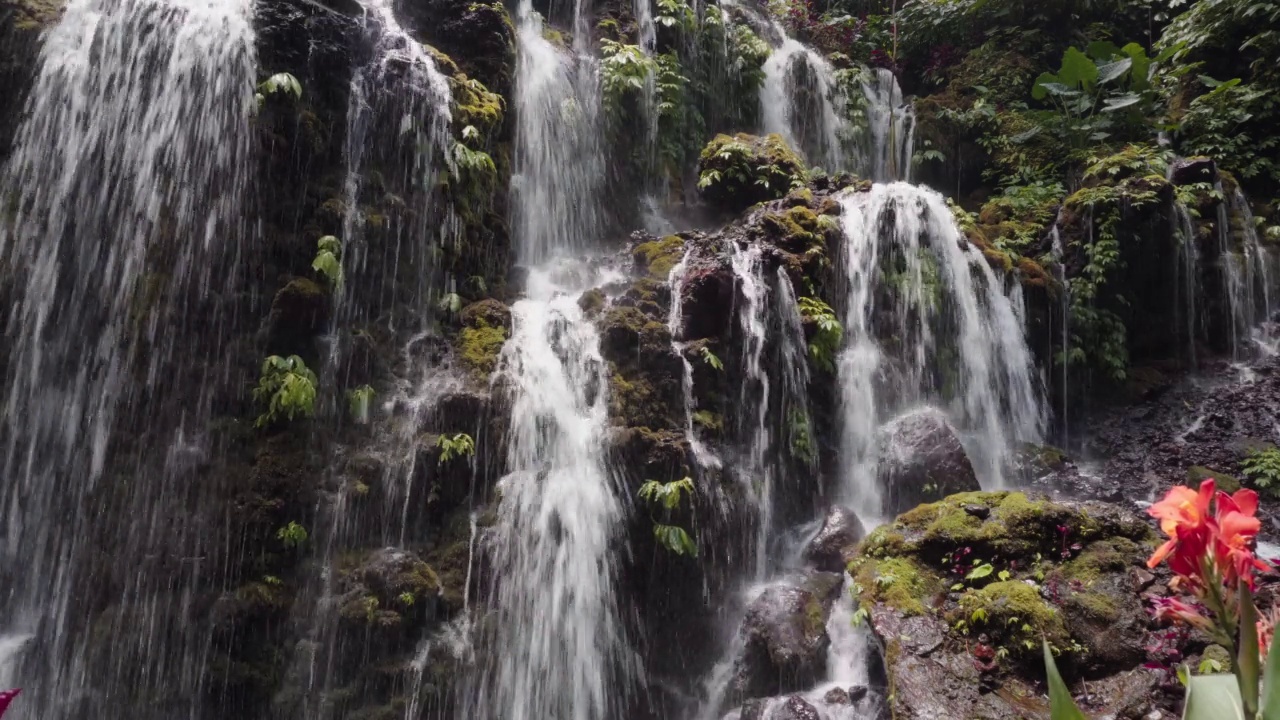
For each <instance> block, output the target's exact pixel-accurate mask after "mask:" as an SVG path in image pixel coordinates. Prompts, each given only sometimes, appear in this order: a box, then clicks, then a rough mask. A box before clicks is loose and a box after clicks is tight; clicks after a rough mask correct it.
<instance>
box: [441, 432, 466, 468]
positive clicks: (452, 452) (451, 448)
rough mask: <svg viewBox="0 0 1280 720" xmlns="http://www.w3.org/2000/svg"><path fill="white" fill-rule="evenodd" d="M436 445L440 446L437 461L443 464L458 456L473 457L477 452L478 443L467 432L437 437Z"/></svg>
mask: <svg viewBox="0 0 1280 720" xmlns="http://www.w3.org/2000/svg"><path fill="white" fill-rule="evenodd" d="M436 447H438V448H440V457H439V458H438V459H437V462H438V463H439V464H441V465H444V464H445V463H447V462H449V461H450V460H453V459H454V458H457V457H472V456H474V455H475V454H476V443H475V441H474V440H472V439H471V436H470V435H468V434H466V433H456V434H454V435H452V436H450V435H441V436H440V437H438V438H436Z"/></svg>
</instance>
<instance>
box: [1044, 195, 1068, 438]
mask: <svg viewBox="0 0 1280 720" xmlns="http://www.w3.org/2000/svg"><path fill="white" fill-rule="evenodd" d="M1061 216H1062V213H1061V211H1059V213H1058V217H1057V218H1055V219H1054V221H1053V227H1052V229H1050V231H1049V238H1050V240H1051V244H1050V246H1049V252H1050V254H1051V256H1052V257H1053V279H1054V280H1056V281H1057V282H1058V286H1059V287H1061V288H1062V298H1061V300H1060V305H1061V306H1062V308H1061V312H1062V349H1061V350H1060V351H1059V352H1060V353H1061V355H1060V358H1061V361H1060V362H1059V363H1058V364H1059V365H1061V366H1062V398H1061V400H1062V413H1061V416H1060V417H1061V422H1062V446H1063V447H1070V446H1071V414H1070V412H1069V410H1070V407H1069V403H1070V397H1071V394H1070V391H1071V387H1070V385H1071V361H1070V357H1071V283H1070V282H1068V280H1067V267H1066V248H1064V247H1063V245H1062V231H1061V230H1060V229H1059V225H1060V223H1061V220H1062V217H1061Z"/></svg>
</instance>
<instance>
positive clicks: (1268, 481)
mask: <svg viewBox="0 0 1280 720" xmlns="http://www.w3.org/2000/svg"><path fill="white" fill-rule="evenodd" d="M1240 464H1241V465H1242V466H1243V468H1244V470H1243V471H1242V473H1241V474H1243V475H1244V476H1245V477H1247V478H1249V481H1250V482H1252V483H1253V484H1254V485H1256V486H1257V487H1260V488H1263V489H1265V490H1270V491H1272V492H1275V491H1277V490H1280V448H1275V447H1269V448H1267V449H1265V450H1257V449H1255V450H1250V451H1249V456H1248V457H1246V458H1245V459H1244V462H1242V463H1240Z"/></svg>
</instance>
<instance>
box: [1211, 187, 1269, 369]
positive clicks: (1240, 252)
mask: <svg viewBox="0 0 1280 720" xmlns="http://www.w3.org/2000/svg"><path fill="white" fill-rule="evenodd" d="M1217 187H1218V190H1219V191H1221V190H1222V185H1221V183H1218V184H1217ZM1225 195H1226V199H1225V200H1224V201H1223V202H1221V203H1219V204H1218V243H1219V245H1218V248H1219V253H1220V257H1221V263H1222V265H1221V271H1222V273H1223V281H1224V285H1225V286H1226V292H1227V299H1228V304H1229V306H1230V310H1231V347H1232V352H1233V353H1235V354H1236V355H1240V354H1241V353H1244V352H1246V351H1248V350H1249V349H1250V347H1251V346H1252V345H1253V343H1254V342H1255V341H1259V340H1260V338H1256V337H1255V331H1260V328H1259V325H1260V324H1261V323H1263V322H1266V321H1270V320H1271V318H1272V315H1273V314H1274V312H1275V308H1274V307H1273V305H1272V303H1273V302H1274V290H1275V286H1274V284H1273V282H1274V281H1273V277H1274V272H1273V270H1274V268H1273V265H1274V264H1275V258H1274V257H1273V254H1272V253H1270V252H1269V251H1267V250H1266V249H1264V248H1263V247H1262V246H1261V245H1260V244H1259V242H1258V230H1257V228H1256V227H1255V225H1254V221H1253V212H1252V211H1251V210H1250V209H1249V201H1248V199H1247V198H1245V196H1244V193H1243V192H1241V191H1240V189H1239V188H1234V189H1233V190H1232V192H1231V193H1229V194H1225ZM1232 216H1235V218H1236V223H1235V225H1234V226H1233V225H1232V222H1231V218H1232ZM1233 227H1234V228H1235V229H1236V230H1237V232H1238V233H1239V234H1238V236H1235V237H1233V234H1232V229H1233Z"/></svg>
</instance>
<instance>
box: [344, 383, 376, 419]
mask: <svg viewBox="0 0 1280 720" xmlns="http://www.w3.org/2000/svg"><path fill="white" fill-rule="evenodd" d="M373 395H374V393H373V388H372V387H369V386H368V385H361V386H360V387H358V388H355V389H354V390H348V391H347V408H348V409H349V410H350V411H351V417H353V418H355V420H356V422H358V423H360V424H361V425H364V424H366V423H368V422H369V403H370V402H371V401H372V400H373Z"/></svg>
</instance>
